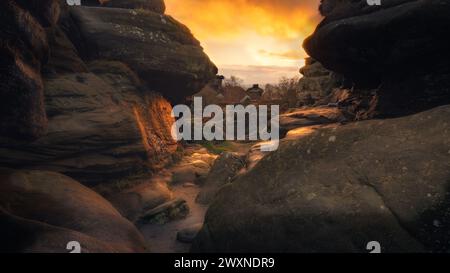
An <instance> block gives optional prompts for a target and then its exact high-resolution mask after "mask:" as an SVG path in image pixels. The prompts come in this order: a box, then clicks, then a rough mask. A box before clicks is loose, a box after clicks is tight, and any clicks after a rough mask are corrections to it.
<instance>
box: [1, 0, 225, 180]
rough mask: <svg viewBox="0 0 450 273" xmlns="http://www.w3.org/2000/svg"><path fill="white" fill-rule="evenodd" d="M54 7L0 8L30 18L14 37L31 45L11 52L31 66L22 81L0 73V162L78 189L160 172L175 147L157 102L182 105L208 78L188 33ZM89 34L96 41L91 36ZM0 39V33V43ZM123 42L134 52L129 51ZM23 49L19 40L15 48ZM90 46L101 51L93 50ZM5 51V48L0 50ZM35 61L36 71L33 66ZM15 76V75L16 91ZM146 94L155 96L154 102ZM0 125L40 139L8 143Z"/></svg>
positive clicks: (139, 15)
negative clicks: (64, 179) (69, 181)
mask: <svg viewBox="0 0 450 273" xmlns="http://www.w3.org/2000/svg"><path fill="white" fill-rule="evenodd" d="M60 2H61V1H54V2H52V1H46V2H45V3H48V5H47V6H46V5H37V4H36V5H35V3H34V2H32V3H29V4H27V3H25V2H23V3H22V1H17V3H15V2H14V1H5V3H4V4H2V5H5V7H7V8H9V9H14V10H12V11H14V12H16V13H20V12H22V13H23V14H27V11H26V10H22V9H21V7H27V8H28V9H29V13H31V14H33V15H35V14H36V18H35V17H31V16H30V17H27V18H30V20H33V21H30V22H31V23H32V24H31V23H30V24H31V25H29V26H28V25H27V29H25V30H24V31H29V32H30V33H31V35H32V36H30V37H31V38H30V39H31V42H32V43H31V45H33V46H34V47H31V48H30V49H28V48H17V49H16V50H14V52H15V53H14V54H25V53H26V54H25V55H24V56H36V57H35V58H34V59H32V60H31V61H33V62H35V63H36V64H35V66H33V67H34V68H33V67H31V66H30V67H29V68H27V70H26V75H27V77H28V76H30V77H31V76H33V75H34V76H33V77H34V78H33V79H32V81H31V80H30V81H28V80H26V79H28V78H24V77H22V76H25V74H20V73H16V72H14V71H15V70H14V68H13V67H11V66H8V69H5V70H4V73H3V72H2V73H1V77H5V79H6V78H8V80H7V81H6V80H5V81H2V84H4V85H2V86H1V87H2V88H1V92H5V96H4V98H5V99H4V100H2V103H5V107H2V109H1V111H5V114H4V115H2V117H5V122H4V123H2V124H1V126H0V130H3V131H4V132H5V134H0V150H1V155H0V164H1V165H2V166H5V167H9V168H33V169H42V170H51V171H56V172H61V173H64V174H66V175H69V176H71V177H74V178H76V179H78V180H79V181H81V182H82V183H85V184H88V185H95V184H98V183H102V182H107V181H108V182H109V181H111V180H112V179H120V178H121V177H124V176H127V175H130V174H134V173H139V172H147V171H153V170H158V169H160V168H161V167H163V166H164V165H165V164H167V163H169V162H170V161H171V156H172V154H173V152H174V151H175V150H176V149H177V144H176V143H175V142H174V141H173V139H172V137H171V133H170V128H171V125H172V122H173V119H172V118H171V116H170V113H171V105H170V103H169V102H168V101H167V100H166V98H171V99H173V101H175V100H182V99H184V98H185V97H188V96H189V95H191V94H192V90H194V89H195V88H196V86H199V85H201V84H202V82H203V81H208V80H209V78H213V77H214V75H215V71H216V70H215V69H216V68H215V66H214V65H213V64H212V63H211V62H210V61H209V59H208V57H207V56H206V55H205V54H204V53H203V50H202V49H201V47H200V45H199V43H198V41H197V40H195V38H194V37H193V36H192V35H191V33H190V31H189V30H188V29H187V28H186V27H185V26H183V25H181V24H180V23H178V22H176V21H175V20H173V19H172V18H171V17H168V16H163V15H160V14H155V13H153V12H150V11H143V10H134V9H129V10H128V9H119V8H83V7H68V6H67V5H65V4H64V5H62V6H61V7H60V6H59V5H58V3H60ZM62 2H64V1H62ZM62 2H61V3H62ZM153 2H154V1H153ZM6 3H8V4H6ZM36 3H37V2H36ZM39 3H41V2H39ZM59 7H60V9H58V8H59ZM97 13H98V14H97ZM12 14H13V13H11V14H9V15H8V16H10V17H11V16H12ZM59 14H61V17H60V20H59V22H58V23H57V24H56V20H57V18H58V16H59ZM50 15H53V17H52V16H50ZM10 17H7V16H5V17H4V20H5V22H7V23H8V24H10V25H11V31H13V30H14V29H13V27H14V26H15V25H14V24H16V23H15V21H14V20H13V18H12V17H11V18H10ZM9 19H11V20H9ZM115 20H117V21H115ZM43 26H46V28H45V29H44V27H43ZM91 27H92V29H90V30H89V31H88V30H87V28H91ZM105 27H106V29H105ZM91 31H94V32H95V31H98V32H100V34H98V37H96V35H94V33H93V32H91ZM8 33H9V32H7V31H5V32H3V31H2V35H6V34H8ZM8 35H9V34H8ZM89 35H91V36H89ZM100 36H102V38H100V39H99V40H98V38H99V37H100ZM8 37H9V36H8ZM8 37H5V38H7V39H9V38H8ZM11 37H12V36H11ZM11 37H10V38H11ZM24 37H26V36H24ZM11 39H12V38H11ZM108 39H109V40H108ZM133 39H137V40H136V41H135V43H136V44H131V45H130V43H131V40H133ZM106 40H108V41H109V42H111V44H109V42H107V43H104V42H106ZM96 43H99V45H98V46H92V45H93V44H96ZM28 44H30V43H29V42H27V41H25V40H24V41H20V42H19V43H18V46H22V47H23V46H24V45H28ZM99 46H104V48H101V51H96V50H99V49H100V47H99ZM117 47H118V48H117ZM131 49H132V50H131ZM8 50H9V49H8V48H6V47H5V50H4V51H2V52H5V54H6V53H7V52H9V51H8ZM33 50H34V51H33ZM28 52H29V53H28ZM49 52H50V53H51V54H49ZM8 54H9V53H8ZM33 54H34V55H33ZM39 56H41V57H39ZM37 57H39V58H40V59H37ZM23 58H25V57H23ZM23 58H22V57H20V56H19V55H17V56H16V57H15V60H16V64H17V63H18V61H17V60H19V61H20V62H22V61H23V60H22V59H23ZM41 59H42V60H45V62H46V63H45V64H41V62H40V61H39V60H41ZM117 59H119V60H122V61H123V62H120V61H115V60H117ZM42 62H43V61H42ZM183 65H184V66H183ZM17 67H19V66H17ZM20 67H22V68H25V66H23V65H21V66H20ZM20 67H19V68H20ZM22 68H21V69H22ZM32 69H33V70H32ZM41 70H42V73H41ZM2 71H3V70H2ZM11 71H12V72H14V73H13V74H11V73H12V72H11ZM202 73H203V74H202ZM17 75H22V76H20V77H22V80H21V81H20V84H21V85H20V86H19V82H16V80H15V78H14V77H15V76H17ZM29 79H31V78H29ZM33 81H34V82H33ZM155 81H157V83H155ZM12 82H15V83H14V85H11V83H12ZM27 83H30V84H31V85H29V87H30V88H31V87H32V89H30V90H29V91H30V92H31V93H30V94H29V95H27V96H32V97H29V98H28V99H25V98H24V97H22V96H23V95H24V94H27V93H26V92H25V91H24V92H22V91H21V92H16V91H15V89H16V88H18V87H20V88H22V87H23V86H25V84H27ZM169 85H170V86H172V85H177V86H176V87H174V88H172V87H170V86H169ZM162 87H164V88H163V89H164V90H170V92H172V93H167V92H164V90H162V89H161V88H162ZM27 88H28V87H27ZM166 88H167V89H166ZM155 91H162V92H163V96H164V97H163V96H161V95H158V94H156V93H155ZM196 91H197V90H196ZM33 92H34V93H33ZM43 93H44V94H43ZM33 94H34V95H33ZM175 97H177V98H175ZM9 98H11V99H14V100H15V101H16V102H17V103H20V104H22V106H23V107H22V106H20V105H18V104H16V103H13V102H12V101H10V100H9ZM30 103H32V104H33V105H34V106H36V107H34V106H33V105H30ZM24 104H26V105H24ZM37 106H39V107H37ZM10 107H13V108H10ZM21 109H23V110H24V111H28V114H25V113H22V112H21ZM38 110H39V111H38ZM38 112H39V113H40V114H39V113H38ZM11 115H16V116H14V117H13V116H11ZM47 116H48V122H47ZM24 119H28V121H27V122H29V126H26V124H23V122H25V121H24ZM22 121H23V122H22ZM8 124H9V125H8ZM47 124H48V125H47ZM10 125H11V126H18V127H17V129H18V130H25V131H26V132H27V134H25V135H26V136H38V135H39V136H40V138H39V139H37V140H36V141H33V142H30V141H27V140H25V141H24V140H22V139H20V138H11V137H10V136H16V135H17V133H18V132H17V131H15V130H13V128H12V127H11V126H10ZM41 125H42V126H41ZM44 125H45V126H44ZM30 126H31V127H30ZM46 126H48V131H47V132H45V133H44V131H43V129H44V128H45V127H46ZM36 128H38V129H39V128H40V129H39V130H37V131H36V130H35V129H36ZM30 130H31V131H30ZM33 130H34V131H33ZM25 131H23V132H25ZM38 133H39V134H38ZM2 135H3V137H1V136H2ZM22 135H23V134H22Z"/></svg>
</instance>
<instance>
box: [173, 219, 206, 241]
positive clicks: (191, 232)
mask: <svg viewBox="0 0 450 273" xmlns="http://www.w3.org/2000/svg"><path fill="white" fill-rule="evenodd" d="M202 226H203V224H202V223H198V224H195V225H193V226H190V227H187V228H185V229H183V230H180V231H179V232H178V233H177V240H178V241H179V242H182V243H185V244H191V243H192V242H193V241H194V240H195V237H197V234H198V233H199V232H200V230H201V229H202Z"/></svg>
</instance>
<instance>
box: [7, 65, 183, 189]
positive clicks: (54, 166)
mask: <svg viewBox="0 0 450 273" xmlns="http://www.w3.org/2000/svg"><path fill="white" fill-rule="evenodd" d="M91 70H92V71H94V72H95V73H96V74H94V73H76V74H66V75H61V76H58V77H55V78H52V79H49V80H47V81H46V82H45V95H46V110H47V113H48V116H49V128H48V132H47V134H46V135H45V136H43V137H41V138H40V139H38V140H36V141H34V142H32V143H24V142H22V141H15V140H11V139H5V140H3V141H2V144H1V145H0V150H1V156H0V163H1V165H2V166H7V167H11V168H33V169H42V170H51V171H56V172H62V173H64V174H66V175H69V176H71V177H74V178H77V179H79V180H80V181H81V182H83V183H86V184H89V185H95V184H98V183H101V182H106V181H110V180H112V179H119V178H120V177H123V176H126V175H131V174H133V173H137V172H142V171H148V170H152V169H158V168H159V167H162V166H163V165H164V164H165V163H167V161H168V160H170V158H171V153H173V152H174V151H175V150H176V149H177V144H176V143H175V141H174V140H173V139H172V137H171V134H170V128H171V124H172V122H173V121H172V118H171V115H170V113H171V106H170V104H169V103H168V102H167V101H166V100H165V99H163V98H162V97H161V96H159V95H156V94H152V93H149V92H147V93H145V92H143V90H141V91H140V90H139V79H138V78H137V76H136V75H135V74H134V73H133V72H132V71H131V70H130V69H129V68H127V67H126V66H125V65H124V64H122V63H117V62H95V63H92V64H91ZM141 92H143V93H142V94H141Z"/></svg>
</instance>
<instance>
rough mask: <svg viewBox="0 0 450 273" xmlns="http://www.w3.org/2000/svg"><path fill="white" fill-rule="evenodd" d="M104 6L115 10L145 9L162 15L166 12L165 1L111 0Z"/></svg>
mask: <svg viewBox="0 0 450 273" xmlns="http://www.w3.org/2000/svg"><path fill="white" fill-rule="evenodd" d="M103 5H104V6H106V7H113V8H125V9H145V10H149V11H153V12H156V13H160V14H164V12H165V11H166V4H165V3H164V0H110V1H105V3H104V4H103Z"/></svg>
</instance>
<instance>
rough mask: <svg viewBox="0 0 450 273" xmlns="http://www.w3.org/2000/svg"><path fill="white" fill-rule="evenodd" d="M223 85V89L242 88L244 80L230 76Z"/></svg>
mask: <svg viewBox="0 0 450 273" xmlns="http://www.w3.org/2000/svg"><path fill="white" fill-rule="evenodd" d="M223 85H224V86H225V87H236V86H237V87H242V86H243V85H244V80H243V79H241V78H239V77H236V76H231V77H230V78H229V79H225V80H224V83H223Z"/></svg>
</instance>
